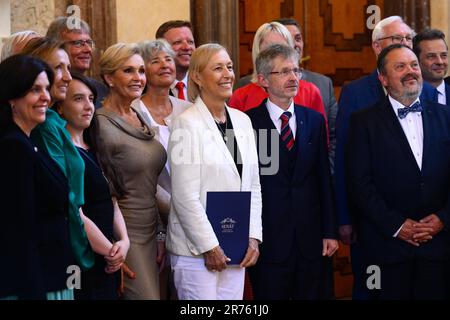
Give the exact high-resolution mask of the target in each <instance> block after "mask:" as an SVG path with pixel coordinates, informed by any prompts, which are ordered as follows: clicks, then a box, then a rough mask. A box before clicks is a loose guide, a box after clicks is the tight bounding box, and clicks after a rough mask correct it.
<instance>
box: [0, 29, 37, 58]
mask: <svg viewBox="0 0 450 320" xmlns="http://www.w3.org/2000/svg"><path fill="white" fill-rule="evenodd" d="M39 37H42V36H41V35H40V34H39V33H37V32H36V31H33V30H24V31H19V32H16V33H13V34H12V35H11V36H9V37H8V38H7V39H6V40H5V43H4V44H3V47H2V53H1V56H0V62H1V61H3V60H5V59H6V58H8V57H10V56H12V55H15V54H18V53H20V52H21V50H23V47H24V46H26V45H27V43H28V42H29V41H30V40H31V39H34V38H39ZM19 48H21V50H18V49H19Z"/></svg>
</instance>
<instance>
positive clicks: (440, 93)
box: [436, 80, 447, 104]
mask: <svg viewBox="0 0 450 320" xmlns="http://www.w3.org/2000/svg"><path fill="white" fill-rule="evenodd" d="M436 90H437V91H438V102H439V103H440V104H447V96H446V94H445V81H444V80H442V82H441V84H440V85H439V86H437V88H436Z"/></svg>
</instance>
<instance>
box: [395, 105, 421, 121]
mask: <svg viewBox="0 0 450 320" xmlns="http://www.w3.org/2000/svg"><path fill="white" fill-rule="evenodd" d="M422 110H423V108H422V105H421V104H420V102H419V101H417V102H416V103H414V104H413V105H412V106H410V107H405V108H400V109H398V110H397V112H398V117H399V118H400V119H404V118H405V117H406V115H407V114H408V113H410V112H422Z"/></svg>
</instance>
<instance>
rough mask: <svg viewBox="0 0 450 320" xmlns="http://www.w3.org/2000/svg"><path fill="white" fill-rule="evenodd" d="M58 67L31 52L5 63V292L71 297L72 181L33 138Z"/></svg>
mask: <svg viewBox="0 0 450 320" xmlns="http://www.w3.org/2000/svg"><path fill="white" fill-rule="evenodd" d="M52 83H53V72H52V70H51V69H50V67H49V66H48V65H47V64H46V63H44V62H43V61H41V60H40V59H36V58H33V57H29V56H21V55H16V56H12V57H10V58H8V59H6V60H5V61H3V62H2V63H1V64H0V149H1V150H3V151H2V156H1V157H0V177H1V184H0V201H1V203H2V210H1V211H0V219H1V221H2V231H1V232H0V241H1V243H4V244H6V245H5V246H4V248H3V249H2V263H1V264H0V274H2V280H1V281H2V282H1V285H0V299H5V298H6V299H53V298H55V297H59V298H64V299H70V298H71V297H73V292H72V291H71V290H68V289H67V286H66V281H67V277H68V274H67V273H66V271H67V269H68V267H69V266H70V265H71V264H73V258H72V253H71V250H70V244H69V234H68V231H69V230H68V224H67V212H68V186H67V180H66V178H65V176H64V174H63V173H62V172H61V171H60V170H59V168H58V166H57V165H56V163H55V162H53V161H52V160H51V159H50V158H49V157H48V156H46V154H45V153H41V152H40V151H39V150H38V148H37V147H36V146H35V145H34V143H33V142H32V140H31V139H30V134H31V130H32V129H33V128H35V127H36V126H37V125H38V124H40V123H43V122H44V121H45V118H46V110H47V108H48V106H49V103H50V93H49V88H50V87H51V84H52Z"/></svg>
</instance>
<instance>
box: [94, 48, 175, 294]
mask: <svg viewBox="0 0 450 320" xmlns="http://www.w3.org/2000/svg"><path fill="white" fill-rule="evenodd" d="M100 69H101V75H102V77H103V79H104V81H105V82H106V84H107V85H108V86H109V87H110V94H109V95H108V96H107V98H106V99H105V101H104V103H103V107H102V108H100V109H98V110H97V111H96V116H95V122H94V128H95V130H94V131H95V133H94V140H95V141H94V142H95V143H96V146H97V150H98V157H99V160H100V162H101V164H102V167H103V170H104V171H105V174H106V176H107V178H108V180H109V182H110V185H111V189H112V193H113V195H114V196H115V197H116V198H117V200H118V204H119V207H120V209H121V211H122V214H123V216H124V219H125V223H126V226H127V230H128V236H129V238H130V243H131V245H130V249H129V251H128V255H127V259H126V263H127V265H128V266H129V267H130V268H131V269H132V270H133V271H134V272H136V275H137V278H136V279H130V278H127V277H125V279H124V289H125V292H124V296H123V298H124V299H127V300H128V299H129V300H143V299H145V300H148V299H152V300H153V299H159V280H158V273H159V270H158V266H157V263H156V258H157V246H156V234H157V233H158V232H160V231H161V232H162V231H163V225H162V223H161V219H160V216H159V213H158V208H157V205H156V198H155V195H156V185H157V181H158V175H159V174H160V172H161V170H162V169H163V167H164V164H165V163H166V152H165V150H164V147H163V146H162V145H161V144H160V143H159V142H158V140H157V139H155V134H154V132H153V131H152V130H151V129H150V124H149V123H148V122H147V121H145V120H144V118H143V116H142V115H141V113H140V112H139V111H138V110H136V109H134V108H133V107H131V103H132V101H133V100H134V99H136V98H139V97H140V96H141V94H142V91H143V90H144V87H145V84H146V77H145V67H144V61H143V59H142V57H141V56H140V55H139V51H138V48H137V47H136V46H135V45H131V44H122V43H119V44H115V45H113V46H111V47H109V48H108V49H107V50H106V51H105V53H104V54H103V55H102V57H101V59H100Z"/></svg>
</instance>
